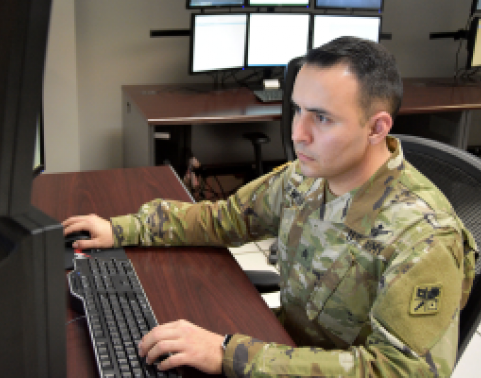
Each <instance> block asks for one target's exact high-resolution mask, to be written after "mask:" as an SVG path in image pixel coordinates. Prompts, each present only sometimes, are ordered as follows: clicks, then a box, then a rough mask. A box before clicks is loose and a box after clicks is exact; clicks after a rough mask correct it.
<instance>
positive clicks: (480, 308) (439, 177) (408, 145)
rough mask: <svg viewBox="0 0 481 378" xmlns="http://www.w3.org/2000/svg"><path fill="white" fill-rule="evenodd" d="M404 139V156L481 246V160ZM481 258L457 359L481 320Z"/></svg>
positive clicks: (463, 319)
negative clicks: (430, 183) (431, 185)
mask: <svg viewBox="0 0 481 378" xmlns="http://www.w3.org/2000/svg"><path fill="white" fill-rule="evenodd" d="M393 136H395V137H396V138H399V139H400V140H401V145H402V148H403V152H404V156H405V158H406V160H407V161H409V162H410V163H411V164H412V165H414V166H415V167H416V169H418V170H419V171H420V172H421V173H422V174H423V175H424V176H426V177H427V178H428V179H429V180H431V182H432V183H434V184H435V185H436V186H437V187H438V188H439V189H440V190H441V191H442V192H443V193H444V195H445V196H446V197H447V198H448V200H449V202H451V205H452V206H453V208H454V210H455V211H456V213H457V214H458V216H459V218H461V220H462V221H463V223H464V224H465V226H466V227H467V228H468V230H469V231H470V232H471V234H472V235H473V237H474V239H475V240H476V243H477V245H478V246H480V245H481V160H480V159H479V158H477V157H475V156H474V155H471V154H469V153H468V152H466V151H463V150H460V149H458V148H455V147H453V146H450V145H447V144H444V143H441V142H437V141H434V140H430V139H425V138H421V137H417V136H412V135H393ZM480 274H481V259H478V260H477V262H476V277H475V279H474V283H473V288H472V290H471V294H470V296H469V300H468V303H467V304H466V306H465V307H464V309H463V310H462V311H461V319H460V326H459V343H458V356H457V359H458V360H459V357H460V356H461V355H462V354H463V352H464V350H465V348H466V346H467V345H468V343H469V341H470V340H471V337H472V336H473V334H474V333H475V332H476V330H477V328H478V326H479V323H480V321H481V279H480Z"/></svg>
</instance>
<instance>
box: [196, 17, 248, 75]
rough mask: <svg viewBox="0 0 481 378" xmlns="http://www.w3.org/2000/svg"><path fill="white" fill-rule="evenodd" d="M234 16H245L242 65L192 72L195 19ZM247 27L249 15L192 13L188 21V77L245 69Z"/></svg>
mask: <svg viewBox="0 0 481 378" xmlns="http://www.w3.org/2000/svg"><path fill="white" fill-rule="evenodd" d="M234 15H245V16H246V31H245V43H244V63H243V65H242V66H240V67H229V68H216V69H212V70H205V71H194V37H195V33H194V31H195V27H194V25H195V24H194V23H195V18H196V17H206V16H234ZM248 27H249V13H246V12H242V13H240V12H239V13H192V14H191V19H190V41H189V74H190V75H201V74H209V73H215V72H226V71H238V70H243V69H245V68H246V62H247V30H248Z"/></svg>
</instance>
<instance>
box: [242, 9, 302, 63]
mask: <svg viewBox="0 0 481 378" xmlns="http://www.w3.org/2000/svg"><path fill="white" fill-rule="evenodd" d="M309 21H310V16H309V14H300V13H252V14H251V15H250V17H249V29H248V39H247V65H248V66H249V67H254V66H259V67H267V66H284V65H286V64H287V63H289V61H290V60H291V59H292V58H295V57H298V56H301V55H305V54H306V53H307V49H308V44H309Z"/></svg>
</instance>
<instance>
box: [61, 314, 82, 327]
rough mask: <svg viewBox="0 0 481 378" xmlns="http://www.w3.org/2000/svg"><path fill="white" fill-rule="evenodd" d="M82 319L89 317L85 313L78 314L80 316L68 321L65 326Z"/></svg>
mask: <svg viewBox="0 0 481 378" xmlns="http://www.w3.org/2000/svg"><path fill="white" fill-rule="evenodd" d="M81 319H87V317H86V316H85V315H82V316H78V317H76V318H75V319H72V320H70V321H68V322H67V323H65V326H68V325H69V324H70V323H73V322H76V321H79V320H81Z"/></svg>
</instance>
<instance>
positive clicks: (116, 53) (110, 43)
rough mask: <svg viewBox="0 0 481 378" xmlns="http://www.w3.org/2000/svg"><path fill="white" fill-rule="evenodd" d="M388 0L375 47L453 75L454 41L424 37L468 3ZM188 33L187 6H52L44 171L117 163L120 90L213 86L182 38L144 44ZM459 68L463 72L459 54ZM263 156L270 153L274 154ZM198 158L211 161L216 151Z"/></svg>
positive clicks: (463, 16)
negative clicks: (194, 65)
mask: <svg viewBox="0 0 481 378" xmlns="http://www.w3.org/2000/svg"><path fill="white" fill-rule="evenodd" d="M385 3H386V4H385V7H384V13H383V31H384V32H391V33H392V34H393V40H392V41H383V42H382V43H383V44H384V45H385V46H387V47H388V48H389V49H390V50H391V51H392V52H393V53H394V54H395V56H396V58H397V60H398V64H399V68H400V70H401V73H402V74H403V76H417V77H422V76H449V75H451V74H452V73H453V71H454V64H455V55H456V50H457V47H458V43H459V42H457V41H456V42H455V41H453V40H436V41H430V40H429V33H430V32H434V31H451V30H452V31H455V30H457V29H459V28H462V27H463V26H464V25H465V24H466V21H467V16H468V12H469V8H470V4H471V0H457V1H452V0H423V1H419V0H385ZM189 26H190V11H187V10H186V9H185V1H184V0H156V1H153V0H135V1H133V0H115V1H112V0H77V1H75V0H54V4H53V13H52V22H51V34H50V41H49V56H48V60H47V69H46V88H45V113H46V114H45V123H46V125H45V129H46V132H45V134H46V138H45V139H46V154H47V170H48V171H49V172H55V171H76V170H93V169H109V168H117V167H121V166H122V149H121V146H122V143H121V139H122V125H121V89H120V87H121V85H123V84H143V83H176V82H177V83H183V82H195V81H197V82H199V81H206V82H210V81H211V78H210V77H209V76H204V75H200V76H195V77H193V76H189V75H188V51H189V39H188V38H187V37H177V38H150V37H149V32H150V30H151V29H176V28H178V29H187V28H189ZM460 61H461V62H462V64H463V65H464V62H465V52H464V49H463V51H462V53H461V55H460ZM479 118H481V117H479V116H478V115H475V116H474V117H473V121H475V122H478V120H479ZM478 123H479V122H478ZM272 130H274V131H273V132H275V128H272ZM472 131H473V133H475V132H477V130H475V127H472ZM211 133H212V131H211V130H210V129H209V128H208V127H206V128H205V130H204V129H202V128H196V131H195V135H194V136H195V140H196V141H198V142H199V141H200V142H201V143H202V144H205V143H207V142H208V141H209V140H210V139H209V138H211V137H212V136H211ZM239 133H241V130H240V129H239ZM220 134H222V132H220ZM231 134H232V133H231V132H229V133H227V134H226V135H225V138H230V143H236V144H237V143H244V141H242V140H241V138H236V139H238V140H239V141H237V140H234V141H233V140H232V138H233V137H232V135H231ZM476 135H478V134H476ZM476 135H475V137H476V138H477V136H476ZM219 137H220V138H222V136H219ZM480 139H481V138H480ZM276 143H277V142H276ZM213 148H215V146H213ZM270 149H271V150H270V152H269V153H270V154H273V155H275V154H276V153H279V152H280V150H281V147H280V145H279V144H278V145H272V146H270ZM239 150H240V152H239V158H240V159H249V158H250V157H251V156H252V151H251V147H250V146H249V144H246V147H245V149H243V148H239ZM241 150H242V151H244V152H242V151H241ZM194 152H195V151H194ZM198 152H199V154H200V155H201V156H200V158H201V160H209V159H210V158H212V159H215V158H216V156H218V152H219V151H217V152H216V151H213V152H212V154H211V155H209V151H204V150H199V151H198Z"/></svg>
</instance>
